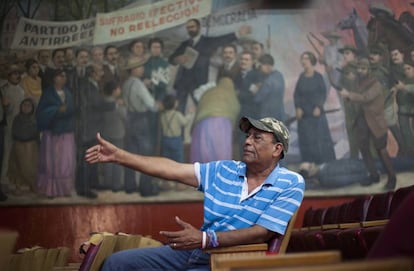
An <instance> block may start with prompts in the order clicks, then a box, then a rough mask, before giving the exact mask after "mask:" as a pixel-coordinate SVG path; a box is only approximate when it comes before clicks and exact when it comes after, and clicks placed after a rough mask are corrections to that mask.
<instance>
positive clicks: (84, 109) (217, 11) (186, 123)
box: [0, 0, 414, 205]
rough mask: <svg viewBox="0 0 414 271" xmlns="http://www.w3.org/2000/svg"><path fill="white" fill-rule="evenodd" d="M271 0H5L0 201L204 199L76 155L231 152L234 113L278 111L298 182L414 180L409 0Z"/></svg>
mask: <svg viewBox="0 0 414 271" xmlns="http://www.w3.org/2000/svg"><path fill="white" fill-rule="evenodd" d="M69 2H70V1H69ZM269 2H270V1H218V0H212V1H209V0H197V1H196V0H187V1H178V0H163V1H113V3H112V2H111V1H84V2H83V5H81V6H79V7H80V8H79V7H78V9H76V8H75V7H74V6H71V5H68V4H67V3H66V1H59V4H58V2H57V1H53V3H51V2H47V1H30V0H29V1H7V3H6V2H5V3H2V4H1V5H4V9H3V8H2V12H4V14H3V15H4V18H5V19H3V20H2V21H1V22H0V26H2V28H3V29H4V30H5V31H3V32H2V36H1V45H2V48H1V55H0V62H1V63H0V75H1V76H0V77H1V82H0V84H1V88H0V93H1V100H2V103H1V110H2V112H3V113H2V122H1V131H0V132H1V133H0V134H1V138H0V141H1V143H2V144H0V147H1V149H2V150H0V151H1V153H3V156H2V166H1V179H0V180H1V191H0V200H1V203H0V204H1V205H11V204H45V203H46V204H71V203H106V202H138V201H139V202H141V201H144V202H152V201H182V200H200V199H202V195H201V194H200V193H198V192H197V191H194V189H191V188H188V187H186V186H183V185H177V184H174V183H170V182H166V181H164V180H158V179H153V178H151V177H149V176H145V175H141V174H138V173H136V172H134V171H132V170H129V169H126V168H122V167H120V166H118V165H110V164H102V165H99V166H96V165H93V166H91V165H89V164H86V163H85V162H84V160H83V155H84V153H85V151H86V149H87V148H89V147H90V146H93V145H94V144H95V137H96V133H97V132H100V134H101V136H103V137H104V138H106V139H108V140H110V141H111V142H112V143H114V144H116V145H117V146H121V147H123V148H126V149H127V150H130V151H131V152H136V153H142V154H148V155H162V156H165V157H169V158H171V159H174V160H177V161H183V162H196V161H199V162H206V161H211V160H217V159H240V157H241V150H242V148H241V147H242V144H243V140H244V135H243V134H242V133H241V132H240V131H239V129H238V119H239V118H240V117H241V116H244V115H248V116H251V117H254V118H262V117H267V116H271V117H276V118H278V119H280V120H282V121H284V122H285V124H286V125H287V126H288V127H289V130H290V132H291V141H290V146H289V152H288V154H287V155H286V156H285V158H284V159H283V160H282V162H281V163H282V165H283V166H285V167H288V168H290V169H293V170H296V171H299V172H301V173H302V174H303V175H304V176H305V179H306V186H307V191H306V195H307V196H320V195H323V196H330V195H347V194H359V193H368V192H369V193H376V192H381V191H384V190H394V189H396V188H398V187H402V186H407V185H411V184H413V181H412V180H413V176H414V172H413V169H414V118H413V117H414V18H413V14H414V2H412V1H409V0H382V1H381V0H377V1H356V0H355V1H345V0H335V1H327V0H318V1H317V0H315V1H294V2H292V3H293V4H292V5H291V6H283V7H282V6H280V7H278V6H277V5H276V4H269ZM30 3H31V4H30ZM64 10H66V11H70V12H63V11H64ZM1 18H3V17H1ZM195 18H198V19H197V20H193V19H195Z"/></svg>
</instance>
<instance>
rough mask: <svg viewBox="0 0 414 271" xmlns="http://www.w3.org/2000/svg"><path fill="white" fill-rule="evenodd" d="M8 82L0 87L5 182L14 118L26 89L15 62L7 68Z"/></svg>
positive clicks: (3, 175) (3, 174)
mask: <svg viewBox="0 0 414 271" xmlns="http://www.w3.org/2000/svg"><path fill="white" fill-rule="evenodd" d="M7 71H8V72H7V83H6V84H5V85H3V86H2V87H1V88H0V92H1V95H0V96H1V102H2V105H3V112H2V113H3V115H2V117H3V118H4V119H3V120H2V122H1V124H2V125H3V126H4V141H3V142H2V143H1V144H4V145H3V146H4V149H3V152H2V153H0V155H2V156H3V160H2V170H1V174H2V176H1V178H2V181H3V182H6V179H7V177H6V176H7V171H8V168H9V158H10V152H11V149H12V145H13V141H14V139H13V126H12V124H13V120H14V118H15V117H16V116H17V114H19V112H20V103H21V102H22V101H23V99H24V89H23V88H22V86H21V85H20V81H21V70H20V69H19V67H18V66H17V65H15V64H11V65H9V67H8V70H7Z"/></svg>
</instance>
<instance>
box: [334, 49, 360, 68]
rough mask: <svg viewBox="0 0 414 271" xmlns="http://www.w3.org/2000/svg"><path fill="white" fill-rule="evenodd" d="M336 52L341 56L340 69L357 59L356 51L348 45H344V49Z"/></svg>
mask: <svg viewBox="0 0 414 271" xmlns="http://www.w3.org/2000/svg"><path fill="white" fill-rule="evenodd" d="M338 52H339V53H340V54H342V57H343V60H342V67H343V66H345V65H346V64H348V63H349V62H351V61H356V60H357V59H358V49H357V48H356V47H355V46H353V45H350V44H346V45H345V46H344V47H342V48H340V49H338Z"/></svg>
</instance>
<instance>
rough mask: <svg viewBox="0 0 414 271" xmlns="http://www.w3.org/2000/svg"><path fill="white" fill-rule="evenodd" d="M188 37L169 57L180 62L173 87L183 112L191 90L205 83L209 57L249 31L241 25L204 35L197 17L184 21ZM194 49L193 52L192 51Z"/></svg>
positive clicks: (172, 62)
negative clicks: (214, 34) (225, 31)
mask: <svg viewBox="0 0 414 271" xmlns="http://www.w3.org/2000/svg"><path fill="white" fill-rule="evenodd" d="M186 28H187V33H188V35H189V37H190V38H189V39H188V40H186V41H184V42H182V43H181V44H180V46H179V47H178V48H177V49H176V50H175V51H174V52H173V53H172V55H171V56H170V57H169V62H170V63H171V64H173V65H178V64H180V65H181V66H180V67H179V69H178V73H177V76H176V78H175V84H174V88H175V90H176V92H177V97H178V100H179V106H180V107H179V109H180V111H181V112H184V110H185V107H186V105H187V98H188V97H191V98H192V95H193V91H194V90H195V89H196V88H198V87H199V86H201V85H203V84H205V83H207V81H208V75H209V74H208V72H209V65H210V57H211V56H212V54H213V52H214V51H215V50H216V49H217V48H218V47H219V46H221V45H224V44H226V43H230V42H232V41H235V40H237V38H238V36H239V35H240V36H243V35H247V34H248V33H250V27H248V26H244V27H241V28H240V29H239V31H238V33H230V34H226V35H222V36H217V37H206V36H204V35H202V34H201V23H200V21H199V20H197V19H190V20H188V21H187V23H186ZM189 51H190V52H192V54H195V55H196V56H194V55H193V57H195V58H196V60H195V62H194V64H193V65H189V61H190V58H189V54H191V53H188V52H189ZM194 51H195V52H194Z"/></svg>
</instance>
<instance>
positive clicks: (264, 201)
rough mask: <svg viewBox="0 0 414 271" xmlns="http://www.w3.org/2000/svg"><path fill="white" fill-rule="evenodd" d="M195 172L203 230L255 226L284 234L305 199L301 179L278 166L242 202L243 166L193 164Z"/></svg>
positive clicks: (233, 164)
mask: <svg viewBox="0 0 414 271" xmlns="http://www.w3.org/2000/svg"><path fill="white" fill-rule="evenodd" d="M195 170H196V176H197V178H198V179H199V182H200V187H199V190H201V191H203V192H204V224H203V226H202V230H207V229H211V230H214V231H228V230H235V229H242V228H248V227H251V226H253V225H254V224H258V225H261V226H263V227H265V228H267V229H269V230H271V231H274V232H277V233H280V234H284V232H285V230H286V226H287V223H288V221H289V220H290V218H291V216H292V215H293V213H294V212H295V211H296V210H297V208H298V207H299V205H300V203H301V202H302V199H303V195H304V189H305V182H304V180H303V178H302V176H300V175H299V174H297V173H294V172H292V171H290V170H288V169H286V168H282V167H279V166H277V167H276V168H275V169H274V170H273V171H272V173H271V174H270V175H269V176H268V178H267V179H266V180H265V182H264V183H263V185H262V186H261V187H260V188H259V189H257V190H255V191H256V192H255V193H251V194H250V195H248V196H247V197H245V198H243V197H242V190H243V187H246V184H244V183H245V179H246V164H245V163H244V162H239V161H217V162H211V163H206V164H198V163H196V166H195Z"/></svg>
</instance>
